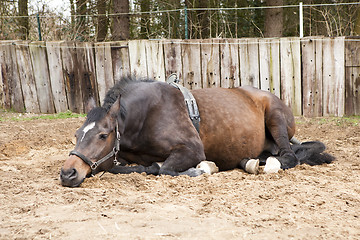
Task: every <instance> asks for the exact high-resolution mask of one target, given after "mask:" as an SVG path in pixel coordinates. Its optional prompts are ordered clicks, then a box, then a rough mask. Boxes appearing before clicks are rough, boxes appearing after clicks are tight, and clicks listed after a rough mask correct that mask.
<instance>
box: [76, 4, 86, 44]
mask: <svg viewBox="0 0 360 240" xmlns="http://www.w3.org/2000/svg"><path fill="white" fill-rule="evenodd" d="M86 2H87V0H77V1H76V15H77V25H76V40H80V41H85V40H86V38H87V36H88V35H87V31H86V16H85V15H86V10H87V7H86Z"/></svg>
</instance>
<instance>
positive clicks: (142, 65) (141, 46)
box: [129, 40, 148, 78]
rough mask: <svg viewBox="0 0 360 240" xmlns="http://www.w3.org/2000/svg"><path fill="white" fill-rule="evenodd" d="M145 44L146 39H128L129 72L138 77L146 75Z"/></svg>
mask: <svg viewBox="0 0 360 240" xmlns="http://www.w3.org/2000/svg"><path fill="white" fill-rule="evenodd" d="M145 44H146V40H132V41H129V59H130V68H131V74H132V75H134V76H136V77H140V78H144V77H148V72H147V64H148V63H147V62H146V45H145Z"/></svg>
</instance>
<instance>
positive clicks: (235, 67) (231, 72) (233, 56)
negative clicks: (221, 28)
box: [220, 39, 241, 88]
mask: <svg viewBox="0 0 360 240" xmlns="http://www.w3.org/2000/svg"><path fill="white" fill-rule="evenodd" d="M220 60H221V70H220V72H221V80H220V81H221V83H220V85H221V87H223V88H230V87H238V86H240V70H239V69H240V67H241V66H240V65H239V41H238V40H236V39H224V40H221V41H220Z"/></svg>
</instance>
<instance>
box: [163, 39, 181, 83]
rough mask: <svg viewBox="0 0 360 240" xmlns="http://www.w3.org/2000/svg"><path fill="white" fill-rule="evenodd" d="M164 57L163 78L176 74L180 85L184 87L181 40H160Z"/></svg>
mask: <svg viewBox="0 0 360 240" xmlns="http://www.w3.org/2000/svg"><path fill="white" fill-rule="evenodd" d="M162 42H163V46H164V56H165V59H164V61H165V77H166V78H168V77H169V76H170V75H171V74H172V73H176V75H177V76H178V78H179V80H180V84H182V85H183V86H184V78H183V73H182V61H181V44H180V42H181V40H162Z"/></svg>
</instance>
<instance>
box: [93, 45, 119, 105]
mask: <svg viewBox="0 0 360 240" xmlns="http://www.w3.org/2000/svg"><path fill="white" fill-rule="evenodd" d="M95 59H96V61H95V65H96V80H97V84H98V93H99V100H100V103H102V102H103V101H104V98H105V94H106V92H107V91H108V90H109V89H110V88H111V87H112V86H114V76H113V66H112V58H111V44H110V43H95Z"/></svg>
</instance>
